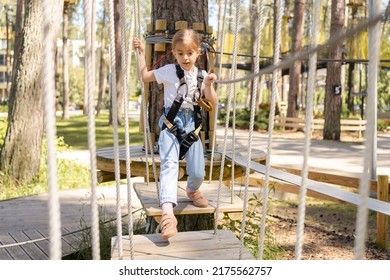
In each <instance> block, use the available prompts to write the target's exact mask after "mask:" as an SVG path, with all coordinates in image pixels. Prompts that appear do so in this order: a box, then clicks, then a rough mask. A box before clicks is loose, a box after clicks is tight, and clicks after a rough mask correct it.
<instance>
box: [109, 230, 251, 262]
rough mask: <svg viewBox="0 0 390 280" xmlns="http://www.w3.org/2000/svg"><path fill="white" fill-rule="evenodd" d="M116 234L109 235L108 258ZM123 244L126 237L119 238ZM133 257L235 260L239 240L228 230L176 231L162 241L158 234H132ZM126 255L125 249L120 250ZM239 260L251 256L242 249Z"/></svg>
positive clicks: (115, 252)
mask: <svg viewBox="0 0 390 280" xmlns="http://www.w3.org/2000/svg"><path fill="white" fill-rule="evenodd" d="M117 240H118V239H117V237H114V238H112V240H111V243H112V244H111V246H112V248H113V251H112V255H111V259H118V249H117V243H118V242H117ZM122 242H123V245H124V246H123V247H124V248H129V243H130V242H129V239H128V237H127V236H126V237H122ZM133 244H134V253H135V259H210V260H212V259H218V260H222V259H238V257H239V249H240V240H239V239H238V238H237V237H236V236H235V235H234V233H233V232H231V231H229V230H220V231H217V234H214V231H212V230H205V231H192V232H179V233H178V234H177V235H176V236H175V237H173V238H171V239H169V241H167V240H163V239H162V238H161V237H160V235H159V234H146V235H134V236H133ZM123 254H124V258H126V257H127V258H128V257H129V256H130V252H129V249H128V250H124V251H123ZM243 259H253V256H252V254H251V253H250V252H249V251H248V250H247V249H245V248H244V250H243Z"/></svg>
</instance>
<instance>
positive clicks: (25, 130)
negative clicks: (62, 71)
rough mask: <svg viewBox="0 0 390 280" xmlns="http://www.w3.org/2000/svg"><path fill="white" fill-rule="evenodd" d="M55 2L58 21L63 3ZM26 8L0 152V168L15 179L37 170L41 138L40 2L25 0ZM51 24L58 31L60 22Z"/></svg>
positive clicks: (30, 177) (54, 8) (31, 175)
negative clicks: (5, 128) (6, 125)
mask: <svg viewBox="0 0 390 280" xmlns="http://www.w3.org/2000/svg"><path fill="white" fill-rule="evenodd" d="M54 2H55V3H54V4H53V20H57V21H58V19H60V18H61V15H62V8H63V5H62V1H60V0H56V1H54ZM25 11H26V12H25V20H24V23H23V29H22V33H21V38H20V40H21V41H20V51H19V52H18V54H17V57H15V60H16V63H15V69H14V70H15V73H14V77H13V78H14V80H13V81H12V87H11V98H10V102H9V106H10V108H9V116H8V127H7V132H6V136H5V139H4V146H3V149H2V150H1V153H0V170H1V171H2V172H4V173H5V174H7V175H9V176H10V177H11V178H12V179H14V180H17V181H28V180H30V179H32V178H33V177H34V176H35V175H36V174H37V173H38V171H39V164H40V159H41V151H42V138H43V106H42V99H43V93H42V87H41V68H42V61H43V54H42V49H43V45H42V38H43V26H42V3H41V1H40V0H29V1H27V5H26V10H25ZM53 25H54V27H53V28H55V30H56V31H58V27H59V23H58V22H53ZM56 33H57V32H56ZM55 43H56V42H53V52H54V51H55V46H56V45H55Z"/></svg>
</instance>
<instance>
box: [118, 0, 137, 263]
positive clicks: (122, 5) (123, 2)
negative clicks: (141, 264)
mask: <svg viewBox="0 0 390 280" xmlns="http://www.w3.org/2000/svg"><path fill="white" fill-rule="evenodd" d="M119 4H120V9H119V13H120V14H119V18H120V29H121V58H122V71H123V72H124V73H126V74H127V73H128V67H129V66H128V65H127V62H128V57H127V36H126V35H127V34H126V10H127V9H126V0H121V1H120V3H119ZM133 17H134V15H133ZM130 28H132V29H133V26H131V27H130ZM122 85H123V92H124V99H125V102H124V114H125V120H124V125H125V156H126V186H127V211H128V213H131V209H132V193H131V166H130V162H131V154H130V133H129V132H130V130H129V81H128V76H127V75H123V83H122ZM127 226H128V230H129V241H130V259H132V260H133V259H134V246H133V238H132V237H133V215H131V214H130V215H129V220H128V224H127Z"/></svg>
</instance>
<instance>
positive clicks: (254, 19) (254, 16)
mask: <svg viewBox="0 0 390 280" xmlns="http://www.w3.org/2000/svg"><path fill="white" fill-rule="evenodd" d="M258 6H259V0H252V3H251V10H250V16H251V27H250V28H251V54H254V53H255V49H256V45H257V42H258V41H259V40H260V38H258V36H257V27H258V26H259V22H260V18H259V13H258V10H257V8H258ZM251 70H252V73H253V72H255V59H254V57H252V58H251ZM253 82H254V80H250V81H248V88H249V91H248V95H247V98H246V102H245V103H246V106H247V107H248V108H251V104H252V100H253V96H254V95H255V92H254V91H253V88H254V86H253Z"/></svg>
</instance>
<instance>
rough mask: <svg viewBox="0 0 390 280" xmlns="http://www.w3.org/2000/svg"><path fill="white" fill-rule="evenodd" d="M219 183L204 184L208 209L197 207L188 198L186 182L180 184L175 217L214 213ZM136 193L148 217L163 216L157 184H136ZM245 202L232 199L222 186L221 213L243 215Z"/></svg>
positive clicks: (203, 191) (202, 190)
mask: <svg viewBox="0 0 390 280" xmlns="http://www.w3.org/2000/svg"><path fill="white" fill-rule="evenodd" d="M218 186H219V183H218V182H217V181H212V182H211V184H209V183H207V182H205V183H203V184H202V186H201V188H200V191H201V192H202V194H203V195H204V196H205V197H206V198H207V199H208V201H209V206H208V207H206V208H199V207H195V206H194V205H193V204H192V201H191V200H190V199H189V198H188V197H187V194H186V191H185V188H186V182H178V188H177V202H178V205H177V206H176V207H175V209H174V213H175V215H189V214H207V213H214V212H215V209H216V207H217V199H218ZM134 189H135V192H136V193H137V195H138V198H139V200H140V201H141V204H142V206H143V208H144V209H145V211H146V215H147V216H161V208H160V206H159V203H158V199H157V190H156V184H155V183H149V185H147V184H146V183H134ZM242 206H243V201H242V200H241V198H239V197H238V196H236V195H233V201H232V199H231V194H230V191H229V190H228V189H227V188H226V186H224V185H222V187H221V192H220V202H219V211H220V212H221V213H241V212H242Z"/></svg>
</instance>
